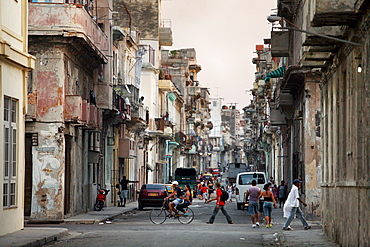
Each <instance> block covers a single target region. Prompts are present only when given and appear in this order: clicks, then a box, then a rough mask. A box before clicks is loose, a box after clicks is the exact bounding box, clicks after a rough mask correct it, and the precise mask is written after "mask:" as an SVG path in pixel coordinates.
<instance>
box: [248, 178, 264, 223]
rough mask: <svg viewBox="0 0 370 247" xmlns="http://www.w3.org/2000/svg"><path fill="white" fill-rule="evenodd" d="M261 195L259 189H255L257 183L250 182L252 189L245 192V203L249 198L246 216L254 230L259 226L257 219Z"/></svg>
mask: <svg viewBox="0 0 370 247" xmlns="http://www.w3.org/2000/svg"><path fill="white" fill-rule="evenodd" d="M260 195H261V189H260V188H258V187H257V181H256V180H253V181H252V187H249V188H248V189H247V191H246V199H247V200H246V201H248V197H249V206H248V214H249V215H250V217H251V220H252V227H253V228H256V227H258V226H260V223H259V219H260V213H259V211H258V208H259V199H258V198H259V197H260Z"/></svg>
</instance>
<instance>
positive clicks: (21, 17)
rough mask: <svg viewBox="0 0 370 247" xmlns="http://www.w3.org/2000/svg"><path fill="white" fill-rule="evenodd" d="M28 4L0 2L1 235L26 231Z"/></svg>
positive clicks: (30, 63) (31, 61)
mask: <svg viewBox="0 0 370 247" xmlns="http://www.w3.org/2000/svg"><path fill="white" fill-rule="evenodd" d="M27 4H28V3H27V1H24V0H23V1H5V0H2V1H0V16H1V18H0V116H1V117H0V126H1V128H0V183H1V187H0V194H1V199H0V201H1V205H2V207H1V209H0V219H1V222H3V223H2V224H1V226H0V235H4V234H7V233H11V232H15V231H17V230H20V229H23V225H24V217H23V207H24V201H23V199H24V198H23V192H24V190H25V189H26V190H27V189H29V188H28V187H27V186H28V185H27V182H26V184H25V182H24V176H25V172H26V171H25V167H24V160H25V158H24V157H25V156H26V155H27V152H26V151H25V149H24V145H23V143H24V131H25V130H24V125H25V114H26V112H27V81H28V72H29V71H30V70H31V69H33V68H34V66H35V58H34V57H33V56H31V55H30V54H29V53H28V46H27V40H28V37H27V33H28V32H27V16H28V5H27Z"/></svg>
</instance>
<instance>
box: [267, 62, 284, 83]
mask: <svg viewBox="0 0 370 247" xmlns="http://www.w3.org/2000/svg"><path fill="white" fill-rule="evenodd" d="M284 74H285V66H282V67H280V68H278V69H276V70H274V71H272V72H270V73H268V74H267V75H266V77H265V82H269V81H270V79H271V78H279V77H284Z"/></svg>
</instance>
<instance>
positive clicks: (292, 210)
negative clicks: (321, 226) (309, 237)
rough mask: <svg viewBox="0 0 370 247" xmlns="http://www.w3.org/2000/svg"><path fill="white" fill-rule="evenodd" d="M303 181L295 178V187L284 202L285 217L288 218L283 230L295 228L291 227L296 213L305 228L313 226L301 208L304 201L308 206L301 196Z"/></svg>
mask: <svg viewBox="0 0 370 247" xmlns="http://www.w3.org/2000/svg"><path fill="white" fill-rule="evenodd" d="M301 183H302V181H300V180H298V179H294V181H293V188H292V190H291V191H290V193H289V195H288V198H287V200H286V202H285V204H284V217H285V218H287V219H286V221H285V224H284V226H283V228H282V230H293V228H291V227H290V223H291V222H292V220H293V218H294V215H296V214H297V217H298V218H299V219H300V220H301V222H302V224H303V227H304V229H305V230H308V229H310V228H311V226H309V225H308V223H307V222H306V219H305V218H304V216H303V213H302V210H301V209H300V208H299V203H302V204H303V205H304V206H305V207H306V206H307V204H306V203H305V202H304V201H302V199H301V198H300V196H299V191H298V190H299V187H300V185H301Z"/></svg>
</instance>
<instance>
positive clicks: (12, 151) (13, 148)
mask: <svg viewBox="0 0 370 247" xmlns="http://www.w3.org/2000/svg"><path fill="white" fill-rule="evenodd" d="M16 181H17V100H15V99H12V98H9V97H4V184H3V207H4V208H9V207H13V206H15V205H16Z"/></svg>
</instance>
